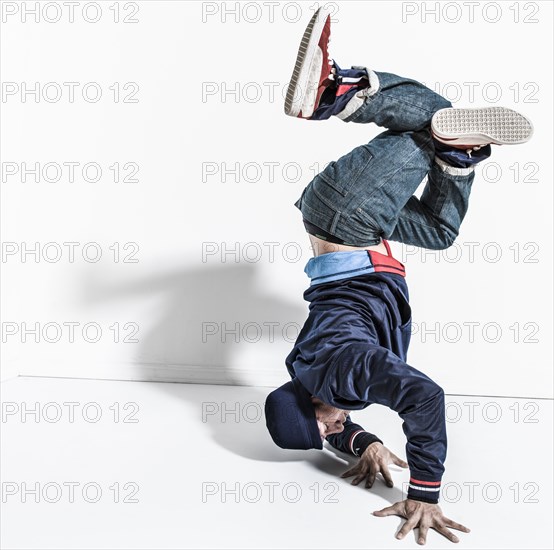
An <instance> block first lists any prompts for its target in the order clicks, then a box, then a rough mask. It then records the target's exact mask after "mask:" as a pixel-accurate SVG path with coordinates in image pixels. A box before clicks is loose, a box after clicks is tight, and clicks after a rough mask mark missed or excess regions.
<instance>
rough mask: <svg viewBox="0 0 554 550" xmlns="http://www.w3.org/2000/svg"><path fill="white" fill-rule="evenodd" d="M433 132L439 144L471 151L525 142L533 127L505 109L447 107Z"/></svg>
mask: <svg viewBox="0 0 554 550" xmlns="http://www.w3.org/2000/svg"><path fill="white" fill-rule="evenodd" d="M431 131H432V133H433V137H434V138H435V139H436V140H437V141H439V142H441V143H444V144H446V145H449V146H450V147H454V148H457V149H466V150H467V151H468V152H469V151H474V150H478V149H479V148H480V147H483V146H485V145H489V144H495V145H515V144H518V143H525V142H526V141H529V139H530V138H531V136H532V135H533V125H532V124H531V121H530V120H529V119H527V118H526V117H524V116H523V115H521V114H519V113H518V112H516V111H512V110H511V109H507V108H506V107H484V108H481V109H454V108H448V109H441V110H440V111H437V112H436V113H435V114H434V115H433V118H432V120H431Z"/></svg>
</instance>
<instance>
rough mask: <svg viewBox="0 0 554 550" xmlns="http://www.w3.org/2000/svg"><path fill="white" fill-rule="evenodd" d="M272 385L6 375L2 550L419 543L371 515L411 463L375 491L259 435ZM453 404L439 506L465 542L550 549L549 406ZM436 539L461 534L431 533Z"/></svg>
mask: <svg viewBox="0 0 554 550" xmlns="http://www.w3.org/2000/svg"><path fill="white" fill-rule="evenodd" d="M268 391H269V390H268V389H267V388H252V387H229V386H201V385H184V384H163V383H145V382H113V381H101V380H75V379H56V378H29V377H19V378H16V379H12V380H9V381H7V382H5V383H4V384H2V386H1V393H2V402H3V403H2V424H1V430H2V432H1V452H2V454H1V458H2V463H1V475H2V516H1V519H2V535H1V541H0V543H1V547H2V548H6V549H8V548H9V549H16V548H21V549H23V548H25V549H35V548H36V549H39V548H40V549H42V548H49V549H66V548H67V549H81V548H88V549H93V548H94V549H100V548H110V549H116V548H125V549H135V548H136V549H150V548H152V549H154V548H155V549H166V548H167V549H169V548H172V549H173V548H175V549H177V548H356V549H358V548H399V549H400V548H416V547H417V548H419V546H418V545H417V544H416V543H415V540H414V536H413V535H411V536H409V537H407V538H406V539H405V540H404V541H397V540H396V539H395V538H394V534H395V532H396V530H397V529H398V527H399V525H400V524H401V523H402V520H401V519H400V518H396V517H390V518H376V517H374V516H372V515H371V512H372V511H373V510H377V509H380V508H382V507H384V506H388V505H389V504H390V503H392V502H395V501H397V500H400V499H401V498H402V488H403V484H404V483H405V482H406V481H407V478H408V475H407V473H406V472H405V471H402V470H401V469H399V468H396V469H395V470H394V478H395V483H396V487H395V488H393V489H388V488H386V487H385V486H384V485H383V484H381V483H379V484H378V485H377V486H376V487H374V489H373V490H371V491H368V490H366V489H363V488H361V487H353V486H351V485H350V484H349V482H348V481H346V480H342V479H340V477H339V474H340V473H341V472H342V471H344V470H345V469H346V467H347V460H345V457H344V456H341V457H339V456H337V455H336V454H335V453H334V452H333V451H331V450H324V451H323V452H321V451H309V452H295V451H284V450H281V449H279V448H278V447H276V446H275V445H273V443H272V442H271V440H270V438H269V435H268V434H267V432H266V429H265V423H264V418H263V402H264V399H265V395H266V394H267V393H268ZM447 402H448V405H447V412H448V416H449V423H448V433H449V456H448V460H447V463H446V466H447V473H446V476H445V478H444V480H443V481H444V483H445V489H444V491H443V497H442V508H443V511H444V512H445V513H446V515H448V516H450V517H451V518H453V519H455V520H457V521H459V522H461V523H464V524H465V525H467V526H469V527H470V528H471V529H472V532H471V533H470V534H468V535H464V534H461V535H460V538H461V542H460V544H459V545H457V548H479V549H488V548H503V549H507V548H514V549H516V548H517V549H522V548H532V549H538V548H552V547H553V537H552V488H553V487H552V432H553V430H552V428H553V426H552V401H548V400H537V401H532V400H529V399H521V400H517V399H506V398H505V399H498V398H487V397H482V398H475V397H464V396H456V397H452V396H449V397H448V400H447ZM33 408H34V409H35V410H36V415H37V416H35V415H34V414H33V413H32V409H33ZM71 412H73V417H72V415H71V414H70V413H71ZM99 415H100V416H99ZM472 415H473V416H472ZM354 419H355V420H357V421H358V422H360V423H362V424H363V425H364V426H365V427H366V428H367V429H369V430H372V431H374V432H375V433H377V434H378V435H379V436H380V437H381V438H382V439H383V440H384V442H385V444H386V445H387V446H388V447H389V448H391V449H392V450H393V451H395V452H397V453H399V454H401V455H402V456H403V455H404V453H403V447H404V438H403V434H402V431H401V424H400V421H399V419H398V418H397V417H396V415H395V414H394V413H392V412H391V411H389V410H388V409H385V408H383V407H379V406H372V407H369V409H366V410H365V411H361V412H360V413H358V414H355V415H354ZM95 420H96V421H95ZM37 500H38V502H37ZM95 501H96V502H95ZM125 501H128V502H125ZM133 501H134V502H133ZM427 547H428V548H449V547H452V544H451V543H449V542H447V541H446V540H445V539H443V538H442V537H441V536H440V535H438V534H437V533H434V532H433V533H431V534H430V536H429V539H428V544H427Z"/></svg>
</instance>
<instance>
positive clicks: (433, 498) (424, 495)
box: [408, 474, 441, 504]
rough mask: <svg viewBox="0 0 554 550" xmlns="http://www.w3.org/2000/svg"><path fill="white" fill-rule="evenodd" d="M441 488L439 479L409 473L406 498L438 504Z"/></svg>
mask: <svg viewBox="0 0 554 550" xmlns="http://www.w3.org/2000/svg"><path fill="white" fill-rule="evenodd" d="M440 490H441V480H440V479H431V478H429V477H428V476H422V475H414V474H411V475H410V483H409V485H408V498H409V499H410V500H418V501H420V502H427V503H429V504H438V502H439V496H440Z"/></svg>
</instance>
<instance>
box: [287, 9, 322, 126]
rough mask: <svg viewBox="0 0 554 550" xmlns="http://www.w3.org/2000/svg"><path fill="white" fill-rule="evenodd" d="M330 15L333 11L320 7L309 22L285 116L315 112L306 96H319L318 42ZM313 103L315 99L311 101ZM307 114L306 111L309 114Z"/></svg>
mask: <svg viewBox="0 0 554 550" xmlns="http://www.w3.org/2000/svg"><path fill="white" fill-rule="evenodd" d="M329 15H331V11H330V10H328V9H327V8H325V7H321V8H319V9H318V10H317V11H316V12H315V13H314V15H313V16H312V18H311V19H310V22H309V23H308V26H307V27H306V30H305V31H304V35H303V36H302V40H301V42H300V47H299V48H298V54H297V56H296V63H295V65H294V70H293V72H292V76H291V79H290V82H289V87H288V89H287V95H286V98H285V114H287V115H289V116H294V117H297V116H298V115H299V114H300V112H301V111H302V116H303V117H307V116H311V114H312V113H313V107H314V106H313V105H312V106H310V105H308V103H309V102H308V101H306V100H307V99H309V98H308V97H307V96H314V91H315V94H316V95H317V90H318V87H319V81H320V77H321V73H322V70H326V67H322V66H321V63H322V59H323V56H322V52H321V49H320V47H319V40H320V38H321V34H322V32H323V29H324V27H325V23H326V21H327V17H328V16H329ZM311 101H312V103H314V102H315V98H312V99H311ZM304 111H307V112H306V113H305V112H304Z"/></svg>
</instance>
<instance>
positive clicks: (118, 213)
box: [1, 1, 552, 397]
mask: <svg viewBox="0 0 554 550" xmlns="http://www.w3.org/2000/svg"><path fill="white" fill-rule="evenodd" d="M24 4H25V3H24ZM26 4H27V8H31V7H33V6H34V3H29V2H27V3H26ZM235 4H237V5H238V8H239V9H238V12H236V14H233V13H230V12H229V10H233V9H234V8H235ZM435 4H436V3H435V2H427V3H425V2H404V3H402V2H373V1H372V2H340V5H339V4H336V5H335V7H336V8H337V9H338V11H337V12H336V14H335V19H336V21H335V23H334V27H333V36H332V44H331V45H332V53H333V55H334V56H335V58H336V59H337V61H338V62H339V63H340V64H341V66H349V65H351V64H363V65H367V66H370V67H372V68H375V69H377V70H380V71H389V72H395V73H400V74H406V75H408V76H412V77H414V78H417V79H418V80H421V81H423V82H425V83H427V84H428V85H430V86H431V87H437V86H438V90H439V91H441V90H442V91H443V93H446V94H447V95H448V97H449V98H451V99H456V97H455V96H456V94H458V93H459V95H460V97H459V101H458V103H457V104H458V105H459V106H472V105H473V106H478V105H498V104H501V105H505V106H508V107H513V108H516V109H519V110H521V111H522V112H524V113H525V114H526V115H527V116H529V117H530V118H531V119H532V120H533V122H534V124H535V127H536V130H535V136H534V138H533V140H532V141H531V142H530V143H528V144H526V145H523V146H519V147H513V148H508V147H505V148H496V149H495V150H494V155H493V157H492V158H491V163H494V164H489V166H488V168H487V170H486V173H485V174H484V176H485V177H482V176H481V177H478V178H477V180H476V182H475V186H474V191H473V195H472V201H471V209H470V212H469V214H468V217H467V220H466V222H465V223H464V226H463V228H462V233H461V235H460V238H459V241H458V245H457V248H455V249H453V250H450V251H449V252H443V253H429V254H424V253H423V252H421V251H415V250H411V249H406V248H403V247H402V246H400V245H396V246H395V251H396V252H397V254H398V257H399V258H400V259H401V260H403V261H404V263H405V264H406V267H407V269H408V275H409V280H408V282H409V285H410V289H411V298H412V305H413V311H414V326H415V327H416V328H417V332H415V334H414V337H413V344H412V348H411V350H410V362H411V364H413V365H414V366H416V367H417V368H419V369H421V370H423V371H425V372H427V373H428V374H429V375H431V376H432V377H434V378H435V379H436V380H437V381H439V382H440V383H441V384H442V385H443V386H444V387H445V389H446V390H447V391H448V392H450V393H463V394H484V395H505V396H511V395H517V396H534V397H552V355H551V349H552V346H551V335H552V324H551V319H552V316H551V304H552V288H551V287H552V285H551V281H552V277H551V273H552V262H551V249H552V222H551V220H552V212H551V206H552V163H551V151H552V132H551V128H552V126H551V122H552V104H551V97H552V69H551V67H552V38H551V32H550V31H551V27H550V25H551V20H552V4H551V3H550V2H522V3H520V4H519V5H518V9H517V10H516V8H515V7H514V3H513V2H510V3H508V2H500V3H490V2H485V3H481V4H480V5H479V6H477V7H476V8H475V12H474V13H473V14H471V13H469V11H468V10H469V8H468V6H467V5H466V4H467V3H463V2H459V3H454V2H449V3H447V4H445V3H442V4H440V5H439V11H438V12H437V13H436V14H433V13H431V12H428V13H427V14H426V15H425V18H426V19H425V21H424V15H423V13H424V11H425V9H427V10H432V9H434V7H435ZM493 4H494V5H493ZM14 5H15V4H12V3H9V2H8V3H4V4H3V10H4V13H3V17H4V20H5V22H4V23H3V24H2V29H1V30H2V39H1V40H2V43H1V46H2V53H1V71H2V74H1V78H2V81H3V86H4V88H3V96H2V104H1V110H2V113H1V114H2V136H1V137H2V151H1V152H2V163H3V164H2V169H3V174H2V175H3V181H2V242H3V256H2V275H3V281H2V283H3V284H2V306H3V308H2V310H3V313H2V322H3V325H2V329H3V338H4V343H3V359H4V366H5V370H4V373H3V376H4V377H7V376H11V375H14V374H17V373H19V374H30V375H51V376H75V377H92V378H97V377H98V378H116V379H155V380H174V381H203V382H211V381H213V382H216V383H217V382H219V383H221V382H231V383H239V384H268V385H272V384H277V383H280V382H281V381H285V380H286V378H287V374H286V371H285V367H284V357H285V356H286V354H287V353H288V351H289V350H290V348H291V346H292V340H294V337H295V334H296V330H297V328H298V327H299V326H300V325H301V324H302V322H303V320H304V319H305V316H306V312H307V304H306V303H305V302H304V301H303V298H302V292H303V291H304V289H305V288H306V287H307V283H308V279H307V277H306V276H305V274H304V273H303V267H304V264H305V262H306V261H307V260H308V259H309V257H310V256H311V251H310V249H309V246H308V242H307V239H306V236H305V233H304V230H303V227H302V224H301V218H300V214H299V212H298V211H297V209H296V208H294V206H293V202H294V201H295V200H296V199H297V198H298V196H299V195H300V193H301V191H302V189H303V187H304V186H305V185H306V184H307V183H308V182H309V181H310V179H311V178H312V177H313V175H314V173H315V171H318V170H319V169H321V168H322V166H323V165H324V164H325V163H326V162H328V161H330V160H334V159H336V158H338V157H339V156H340V155H342V154H344V153H345V152H347V151H348V150H349V149H350V148H352V147H354V146H356V145H359V144H360V143H363V142H365V141H367V140H369V139H371V138H372V137H373V136H375V135H376V134H377V133H378V131H379V130H378V129H377V128H375V127H373V126H362V125H352V124H344V123H342V122H341V121H339V120H338V119H334V120H331V121H327V122H320V123H313V122H312V123H310V122H306V121H301V120H294V119H292V118H289V117H286V116H284V114H283V106H282V98H283V94H284V92H285V90H286V86H287V83H288V79H289V77H290V73H291V71H292V67H293V64H294V57H295V55H296V50H297V46H298V42H299V40H300V37H301V35H302V32H303V30H304V26H305V24H306V22H307V21H308V20H309V17H310V16H311V14H312V13H313V6H314V3H312V2H298V3H295V2H288V3H282V4H280V5H279V6H277V7H275V11H274V12H273V14H272V13H271V11H270V7H269V6H268V4H267V3H263V2H262V3H258V4H255V3H246V4H245V3H242V4H238V3H235V2H227V3H226V4H220V3H217V4H216V3H213V2H204V3H202V2H185V1H167V2H163V1H160V2H137V3H136V4H135V3H133V2H130V3H124V2H122V3H120V4H119V7H120V19H123V17H125V16H129V17H132V18H134V19H135V20H137V21H138V22H136V23H123V22H120V23H115V22H114V11H113V10H111V9H110V6H111V5H113V3H112V2H100V3H99V4H98V6H100V8H101V17H100V20H99V21H98V22H97V23H88V22H86V21H85V20H84V18H83V13H82V8H81V7H80V8H77V10H76V12H75V14H74V17H75V22H73V23H68V22H67V19H68V11H67V7H64V6H63V5H62V4H61V3H60V4H58V6H61V12H60V13H61V20H60V21H59V22H53V23H49V22H47V21H45V20H44V19H45V17H46V18H47V19H48V18H49V19H51V20H52V19H54V18H55V17H56V13H55V11H54V9H53V8H49V9H51V10H52V11H49V12H47V13H40V14H39V15H40V18H41V21H40V22H39V23H35V22H34V16H33V15H28V18H29V20H28V21H27V22H23V21H22V15H21V10H22V9H23V5H22V4H17V5H15V6H16V7H17V8H18V9H19V11H18V12H17V13H15V14H13V15H11V11H13V10H14V9H15V8H14V7H13V6H14ZM133 5H136V6H137V7H138V12H137V13H135V14H132V13H131V8H132V6H133ZM491 5H492V7H491ZM124 6H127V8H124ZM445 6H446V7H445ZM495 6H496V7H495ZM535 7H536V8H537V10H535ZM89 10H90V11H88V12H87V13H86V14H85V16H86V17H89V18H93V17H94V16H95V13H94V8H89ZM225 10H227V11H228V13H227V15H226V16H225V17H224V11H225ZM214 12H215V13H214ZM237 18H238V19H239V21H238V22H237V21H236V19H237ZM258 18H259V20H258V21H256V20H257V19H258ZM437 18H438V19H439V21H438V22H437V21H436V19H437ZM458 18H459V20H457V19H458ZM472 18H473V22H471V20H472ZM495 19H498V21H497V22H492V21H494V20H495ZM515 19H518V20H519V22H515ZM297 20H298V21H297ZM403 20H404V21H403ZM456 20H457V22H454V21H456ZM534 20H537V21H538V22H536V23H533V22H532V21H534ZM35 82H38V83H39V86H40V90H41V92H43V91H45V92H46V93H48V94H50V95H49V97H50V98H52V97H54V95H55V92H56V87H58V89H59V90H60V91H61V93H62V97H61V99H59V100H55V99H54V100H51V101H50V102H49V101H47V100H46V99H45V98H44V97H43V96H42V97H40V99H39V101H38V103H37V102H35V101H34V97H33V96H32V95H27V96H26V101H22V96H21V92H22V88H23V87H24V86H26V87H27V88H32V87H33V86H34V83H35ZM68 82H77V83H78V84H77V85H76V86H75V94H76V95H75V98H74V101H73V102H71V101H70V100H69V86H68V85H67V84H64V83H68ZM10 83H13V84H10ZM47 83H54V84H51V85H49V86H45V85H46V84H47ZM87 83H93V84H92V85H90V86H89V87H88V91H89V93H90V96H89V97H93V95H94V92H95V90H98V89H100V90H101V91H102V97H101V99H100V100H99V101H97V102H87V101H85V100H84V99H83V96H82V92H83V89H84V87H85V86H84V85H85V84H87ZM94 83H96V84H94ZM114 83H117V84H115V87H114ZM127 83H135V84H131V85H127ZM137 86H138V91H137V92H136V93H135V94H134V95H132V92H135V91H136V90H137ZM116 88H119V90H120V96H119V97H120V99H119V101H117V102H116V101H114V93H115V92H114V90H115V89H116ZM14 89H15V90H16V93H15V95H10V91H12V90H14ZM498 94H500V97H499V99H498V101H496V99H497V97H496V96H497V95H498ZM125 97H126V98H127V99H130V100H136V102H123V101H122V99H123V98H125ZM36 162H38V163H40V168H41V169H43V170H45V169H46V168H47V166H46V165H47V163H56V164H57V165H58V166H59V167H61V168H62V175H61V179H60V180H59V181H50V182H49V181H47V180H46V179H45V178H44V176H43V175H41V176H40V181H39V182H35V181H34V180H33V177H32V176H28V179H27V181H26V182H25V183H24V182H23V181H22V177H21V169H22V168H23V166H22V163H27V166H28V167H29V166H32V165H34V164H35V163H36ZM67 162H76V163H79V165H78V167H77V168H76V173H75V178H74V181H70V180H69V177H68V174H69V171H68V169H67V168H66V167H64V166H63V163H67ZM13 163H15V164H13ZM86 163H97V165H98V166H99V167H100V169H101V177H100V179H99V181H97V182H93V181H85V179H84V178H83V176H82V167H83V165H85V164H86ZM114 163H119V166H120V170H121V172H120V178H122V177H124V176H126V175H127V176H128V175H130V173H131V170H133V167H134V166H136V167H138V173H136V174H135V175H134V177H135V179H136V180H138V181H135V182H125V181H119V182H115V181H114V170H115V168H110V167H113V166H114ZM127 163H134V164H130V165H127ZM225 163H226V166H227V168H228V169H231V170H232V169H233V167H234V166H235V164H236V163H238V165H239V172H240V173H239V175H238V181H235V176H234V174H233V173H227V174H226V176H225V177H224V176H223V172H224V170H225ZM14 166H16V167H17V168H18V169H19V172H18V173H16V174H13V175H11V174H10V170H12V169H13V168H14ZM124 166H127V167H126V168H124ZM272 169H273V170H274V173H273V172H272ZM210 171H212V172H213V171H215V172H216V173H212V172H210ZM47 177H50V178H55V170H54V169H53V168H52V166H51V167H50V169H49V170H47ZM89 177H94V174H93V170H92V168H91V170H90V172H89ZM70 242H73V243H78V244H76V245H75V248H74V250H75V258H74V259H73V261H72V259H71V258H70V255H69V250H70V248H69V245H67V244H64V243H70ZM34 243H39V257H38V261H35V259H34V257H33V255H32V254H28V255H24V254H23V253H22V251H23V250H25V249H29V248H32V247H33V246H34ZM47 243H53V244H50V245H48V246H46V245H47ZM87 243H88V245H87ZM129 243H132V244H129ZM210 243H212V244H210ZM268 243H273V244H268ZM471 243H473V244H471ZM85 245H87V246H85ZM232 249H235V250H236V251H237V254H238V258H236V257H235V256H234V255H233V253H232ZM57 250H59V251H61V257H60V258H59V259H56V258H55V255H56V251H57ZM84 250H86V252H87V254H88V255H89V256H88V258H89V260H86V259H84V258H83V251H84ZM225 250H226V251H228V252H229V253H228V254H227V255H225V254H224V253H222V252H224V251H225ZM271 250H272V251H273V256H272V255H271V254H270V251H271ZM471 250H473V252H474V257H471V254H470V251H471ZM98 251H100V252H101V258H100V259H99V260H98V261H96V262H94V261H90V260H92V258H94V256H95V254H96V253H97V252H98ZM203 252H204V253H205V252H209V254H208V255H204V257H203ZM497 254H501V257H500V258H499V259H498V261H496V259H497ZM48 255H49V256H50V261H48V259H47V257H46V256H48ZM236 260H237V261H236ZM35 323H38V324H39V330H40V333H39V335H38V339H39V342H38V343H37V342H35V340H34V338H35V337H34V336H33V335H32V334H28V335H27V337H26V339H25V338H24V337H23V335H22V333H23V332H24V330H25V329H32V328H33V327H34V326H35ZM68 323H76V324H75V325H73V326H74V327H75V334H74V336H73V341H72V338H71V334H70V330H69V325H68ZM88 323H90V325H87V324H88ZM236 323H238V324H239V325H238V326H239V329H240V331H241V335H240V336H239V337H238V340H239V341H238V342H235V341H234V336H233V334H232V333H227V335H226V338H227V340H226V341H224V342H222V337H221V334H222V331H223V330H224V328H225V327H224V324H226V326H227V328H229V329H233V328H234V327H235V325H236ZM85 325H87V326H88V328H89V331H88V332H87V333H86V334H87V337H88V339H89V340H93V339H95V328H98V327H99V328H100V330H101V333H100V334H99V336H98V338H99V339H98V341H97V342H87V341H86V338H85V337H84V336H83V326H85ZM471 327H473V328H474V333H473V335H472V333H471V331H470V329H471ZM510 327H512V328H510ZM203 330H204V332H205V333H204V338H203ZM206 330H209V331H217V332H216V334H211V333H209V334H206ZM58 331H59V333H58ZM429 331H431V332H429ZM433 331H434V332H433ZM437 331H438V332H437ZM12 333H13V334H12ZM283 333H285V336H283ZM516 334H517V336H516ZM58 338H59V340H58V341H57V342H54V341H53V340H56V339H58ZM124 339H131V341H127V342H124V341H123V340H124ZM48 340H51V341H50V342H49V341H48ZM118 340H119V341H118ZM133 340H134V341H133ZM203 340H204V341H203ZM494 340H497V341H494Z"/></svg>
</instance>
